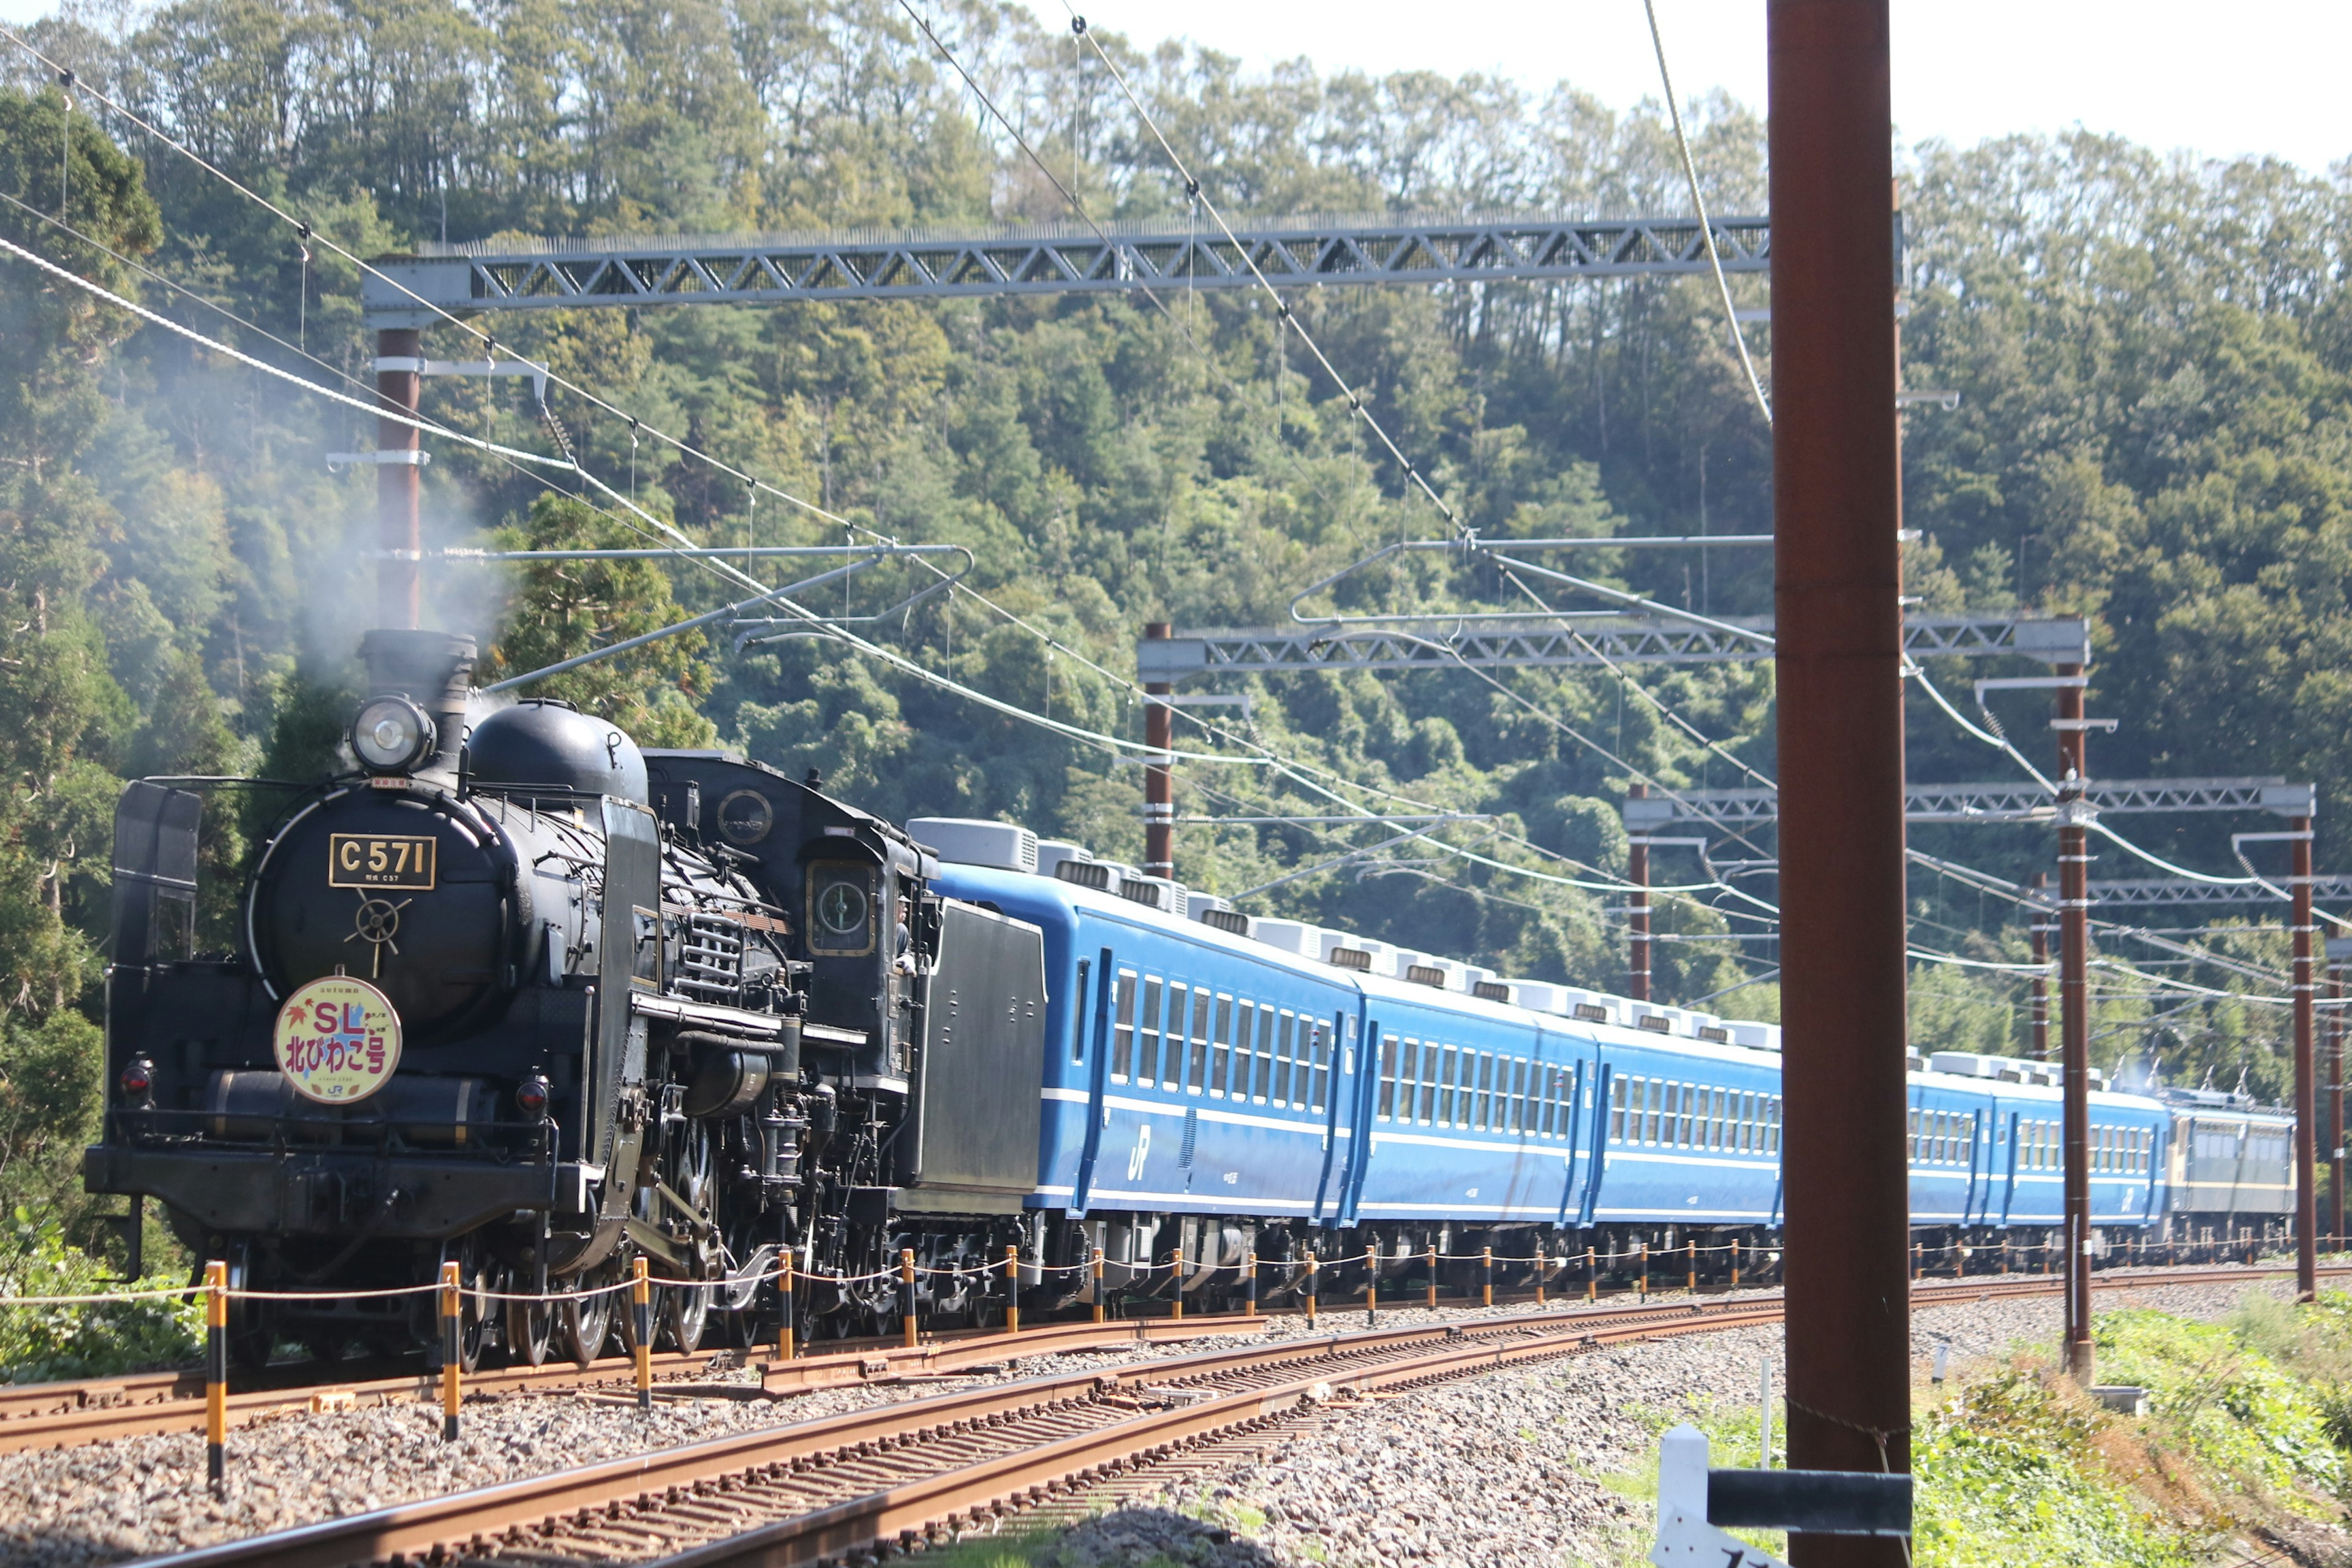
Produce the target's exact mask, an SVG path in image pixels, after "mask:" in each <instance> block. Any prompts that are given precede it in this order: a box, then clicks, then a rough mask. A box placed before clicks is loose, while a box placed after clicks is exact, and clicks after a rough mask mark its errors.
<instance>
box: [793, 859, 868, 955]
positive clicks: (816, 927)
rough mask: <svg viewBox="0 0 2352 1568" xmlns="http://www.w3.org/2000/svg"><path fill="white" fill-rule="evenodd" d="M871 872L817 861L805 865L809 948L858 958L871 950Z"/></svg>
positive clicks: (828, 953)
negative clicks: (806, 871)
mask: <svg viewBox="0 0 2352 1568" xmlns="http://www.w3.org/2000/svg"><path fill="white" fill-rule="evenodd" d="M874 927H875V921H874V872H873V870H872V868H869V867H866V866H857V865H848V864H844V863H842V862H839V861H820V862H818V863H817V864H815V865H814V866H811V867H810V868H808V945H809V951H810V952H814V953H819V954H823V955H824V956H826V957H832V958H858V957H863V956H864V955H866V953H869V952H873V951H874Z"/></svg>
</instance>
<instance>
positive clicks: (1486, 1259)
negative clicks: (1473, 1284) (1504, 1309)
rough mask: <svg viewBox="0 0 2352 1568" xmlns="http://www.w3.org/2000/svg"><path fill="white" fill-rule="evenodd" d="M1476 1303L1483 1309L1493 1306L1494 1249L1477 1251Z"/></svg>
mask: <svg viewBox="0 0 2352 1568" xmlns="http://www.w3.org/2000/svg"><path fill="white" fill-rule="evenodd" d="M1478 1303H1479V1305H1481V1306H1484V1307H1491V1306H1493V1305H1494V1304H1495V1249H1494V1248H1493V1247H1480V1248H1479V1249H1478Z"/></svg>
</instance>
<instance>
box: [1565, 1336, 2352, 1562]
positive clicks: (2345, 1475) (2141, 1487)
mask: <svg viewBox="0 0 2352 1568" xmlns="http://www.w3.org/2000/svg"><path fill="white" fill-rule="evenodd" d="M2095 1332H2096V1336H2097V1342H2098V1374H2099V1379H2100V1381H2101V1382H2103V1383H2123V1384H2139V1385H2142V1386H2144V1387H2146V1388H2147V1390H2148V1393H2149V1409H2148V1413H2147V1415H2144V1416H2137V1417H2135V1416H2128V1415H2119V1414H2116V1413H2115V1412H2112V1411H2109V1410H2106V1409H2105V1408H2104V1407H2102V1406H2101V1405H2098V1404H2097V1403H2096V1402H2095V1401H2094V1400H2093V1399H2091V1398H2090V1397H2089V1396H2088V1395H2087V1394H2084V1392H2083V1391H2081V1390H2079V1389H2077V1388H2075V1387H2074V1384H2072V1383H2070V1382H2068V1381H2067V1380H2066V1379H2064V1378H2063V1377H2060V1376H2059V1375H2058V1374H2057V1371H2056V1368H2055V1366H2054V1365H2053V1363H2052V1361H2051V1358H2050V1355H2049V1353H2048V1352H2047V1351H2046V1350H2042V1351H2021V1352H2018V1353H2016V1354H2014V1355H2012V1356H2011V1357H2009V1358H2008V1359H2006V1360H2001V1361H1996V1362H1991V1363H1980V1364H1979V1365H1977V1366H1975V1367H1969V1368H1958V1369H1955V1371H1956V1376H1955V1378H1954V1379H1953V1381H1952V1382H1949V1383H1948V1384H1944V1385H1942V1386H1941V1387H1933V1386H1931V1385H1928V1384H1920V1385H1919V1386H1918V1387H1916V1389H1915V1390H1914V1397H1913V1407H1914V1410H1915V1413H1916V1414H1915V1426H1914V1432H1913V1443H1912V1468H1913V1471H1914V1473H1915V1474H1916V1477H1917V1478H1918V1492H1917V1498H1916V1510H1917V1512H1916V1517H1917V1523H1918V1530H1917V1533H1916V1536H1915V1537H1914V1540H1913V1542H1912V1560H1913V1562H1914V1563H1915V1564H1916V1568H1981V1565H1983V1564H1987V1563H1998V1564H2000V1568H2108V1565H2111V1564H2112V1565H2119V1568H2120V1565H2129V1568H2195V1565H2196V1564H2198V1563H2205V1562H2209V1561H2210V1560H2211V1558H2212V1557H2213V1555H2214V1553H2215V1552H2216V1551H2217V1550H2218V1549H2219V1547H2220V1546H2221V1543H2222V1542H2225V1541H2227V1540H2229V1539H2230V1538H2231V1537H2233V1536H2239V1535H2246V1534H2267V1533H2276V1532H2280V1531H2288V1532H2301V1531H2310V1530H2312V1529H2314V1528H2327V1529H2340V1528H2341V1527H2342V1526H2343V1525H2344V1523H2345V1521H2346V1519H2347V1503H2352V1296H2347V1295H2344V1294H2342V1293H2338V1292H2328V1293H2326V1294H2324V1295H2323V1296H2322V1298H2321V1299H2320V1300H2319V1301H2318V1302H2317V1303H2315V1304H2314V1305H2310V1306H2294V1305H2290V1304H2287V1303H2284V1302H2282V1301H2279V1300H2275V1299H2274V1298H2272V1297H2270V1296H2267V1295H2250V1296H2249V1297H2248V1298H2247V1299H2246V1300H2245V1301H2244V1303H2243V1304H2242V1305H2241V1307H2240V1308H2239V1309H2238V1310H2236V1311H2235V1312H2233V1313H2232V1314H2231V1315H2230V1316H2229V1317H2228V1318H2226V1319H2224V1320H2222V1321H2219V1322H2211V1323H2207V1322H2199V1321H2192V1320H2189V1319H2184V1318H2176V1317H2170V1316H2168V1315H2166V1314H2164V1313H2161V1312H2153V1311H2145V1310H2127V1311H2116V1312H2110V1313H2107V1314H2105V1315H2104V1316H2102V1317H2101V1318H2099V1319H2098V1320H2097V1323H2096V1327H2095ZM1630 1414H1633V1415H1637V1416H1639V1417H1640V1418H1641V1419H1642V1420H1643V1422H1644V1424H1645V1425H1647V1426H1650V1427H1651V1428H1652V1429H1653V1430H1654V1431H1655V1432H1657V1433H1661V1434H1663V1433H1664V1431H1665V1429H1666V1428H1667V1427H1669V1426H1673V1425H1674V1424H1675V1423H1676V1422H1677V1421H1683V1420H1688V1421H1690V1422H1691V1423H1692V1424H1693V1425H1694V1426H1697V1427H1698V1428H1699V1429H1700V1430H1701V1431H1703V1432H1705V1433H1706V1436H1707V1438H1708V1441H1709V1443H1710V1445H1711V1446H1712V1447H1713V1449H1714V1453H1715V1456H1716V1459H1717V1463H1718V1464H1728V1465H1738V1464H1743V1463H1753V1462H1754V1456H1755V1454H1756V1450H1757V1436H1758V1432H1757V1426H1758V1414H1757V1409H1756V1402H1755V1400H1754V1399H1753V1397H1749V1398H1748V1399H1744V1400H1743V1399H1729V1400H1725V1401H1722V1402H1720V1403H1717V1404H1714V1405H1705V1406H1697V1407H1690V1406H1685V1407H1683V1408H1677V1409H1671V1410H1667V1409H1657V1410H1641V1411H1633V1412H1630ZM1779 1419H1780V1414H1779V1412H1777V1411H1776V1413H1775V1424H1776V1429H1777V1426H1778V1422H1779ZM1603 1480H1604V1483H1605V1484H1607V1485H1608V1486H1609V1487H1610V1488H1611V1489H1612V1490H1615V1491H1617V1492H1618V1493H1619V1494H1620V1495H1622V1496H1624V1497H1627V1498H1630V1499H1633V1500H1640V1501H1643V1502H1654V1500H1655V1499H1656V1496H1657V1458H1656V1451H1655V1448H1654V1447H1652V1448H1651V1450H1650V1451H1649V1453H1648V1454H1647V1455H1646V1456H1645V1457H1644V1458H1643V1462H1642V1463H1641V1464H1640V1465H1638V1466H1636V1467H1634V1468H1631V1469H1628V1470H1626V1471H1623V1472H1621V1473H1619V1474H1617V1475H1614V1476H1610V1477H1605V1478H1603ZM1738 1534H1739V1535H1740V1537H1741V1538H1742V1539H1743V1540H1748V1541H1749V1542H1752V1543H1753V1544H1755V1545H1758V1546H1759V1547H1762V1548H1763V1549H1764V1550H1766V1551H1768V1552H1772V1553H1773V1554H1774V1555H1776V1556H1785V1555H1786V1545H1785V1542H1784V1540H1783V1539H1782V1538H1780V1537H1779V1536H1777V1535H1775V1534H1771V1533H1769V1532H1763V1531H1739V1532H1738ZM2345 1544H2347V1546H2352V1542H2346V1543H2345ZM1649 1546H1650V1538H1649V1537H1648V1536H1647V1534H1646V1533H1643V1534H1642V1535H1641V1536H1640V1537H1639V1538H1638V1539H1632V1538H1629V1539H1627V1540H1626V1541H1624V1542H1622V1543H1621V1546H1620V1549H1619V1552H1618V1557H1617V1560H1618V1561H1619V1562H1621V1563H1624V1564H1626V1565H1627V1568H1633V1565H1634V1564H1637V1563H1643V1561H1644V1560H1645V1555H1646V1553H1647V1552H1648V1549H1649Z"/></svg>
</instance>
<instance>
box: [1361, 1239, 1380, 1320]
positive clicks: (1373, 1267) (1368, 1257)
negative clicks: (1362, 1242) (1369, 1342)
mask: <svg viewBox="0 0 2352 1568" xmlns="http://www.w3.org/2000/svg"><path fill="white" fill-rule="evenodd" d="M1380 1321H1381V1274H1380V1249H1379V1248H1378V1247H1369V1246H1368V1247H1365V1248H1364V1327H1366V1328H1368V1329H1369V1328H1372V1327H1374V1326H1375V1325H1377V1324H1378V1323H1379V1322H1380Z"/></svg>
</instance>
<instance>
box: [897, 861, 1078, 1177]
mask: <svg viewBox="0 0 2352 1568" xmlns="http://www.w3.org/2000/svg"><path fill="white" fill-rule="evenodd" d="M940 915H941V919H940V942H939V959H938V962H937V963H935V964H934V965H933V966H932V970H931V973H930V975H929V979H928V989H929V995H928V997H927V998H926V1000H925V1003H924V1006H923V1043H922V1055H921V1058H919V1062H918V1064H917V1071H918V1074H919V1078H918V1081H917V1084H916V1089H915V1108H914V1110H915V1114H914V1124H913V1125H912V1126H910V1127H908V1129H907V1130H906V1131H905V1132H903V1133H901V1134H900V1135H899V1139H898V1147H899V1149H900V1150H901V1151H902V1153H901V1156H900V1163H899V1167H898V1180H899V1184H900V1185H901V1187H902V1188H904V1189H905V1190H904V1191H903V1192H901V1193H900V1194H899V1197H898V1206H899V1207H900V1208H902V1209H910V1210H931V1211H935V1212H960V1213H972V1212H982V1213H998V1212H1003V1213H1013V1212H1017V1211H1018V1210H1019V1209H1020V1208H1021V1206H1022V1200H1023V1199H1024V1198H1025V1197H1027V1196H1028V1195H1029V1194H1031V1193H1033V1192H1034V1191H1035V1190H1036V1186H1037V1139H1038V1131H1039V1125H1040V1120H1041V1117H1040V1107H1039V1104H1038V1100H1037V1085H1038V1082H1039V1076H1038V1075H1039V1074H1040V1073H1041V1072H1043V1071H1044V1063H1043V1062H1042V1061H1041V1059H1040V1058H1039V1052H1040V1050H1041V1049H1042V1047H1041V1045H1040V1042H1041V1041H1042V1040H1043V1038H1044V1035H1045V933H1044V932H1043V931H1039V930H1038V929H1037V928H1036V927H1035V926H1033V925H1030V924H1028V923H1026V922H1025V921H1016V920H1011V919H1008V918H1007V917H1005V916H1003V915H1000V914H997V913H994V912H993V911H992V910H983V909H980V908H977V907H975V906H973V905H971V904H964V903H955V902H950V903H948V904H946V905H945V906H943V908H942V909H941V911H940Z"/></svg>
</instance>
